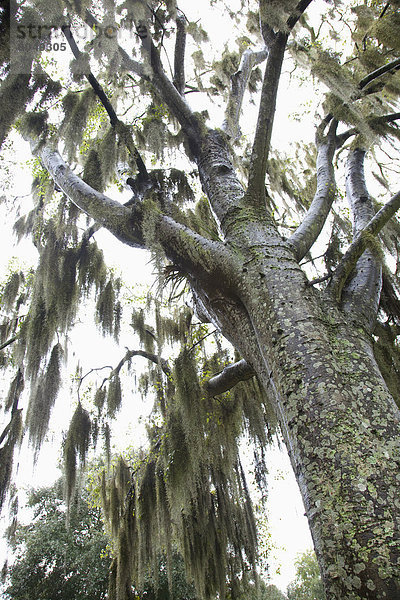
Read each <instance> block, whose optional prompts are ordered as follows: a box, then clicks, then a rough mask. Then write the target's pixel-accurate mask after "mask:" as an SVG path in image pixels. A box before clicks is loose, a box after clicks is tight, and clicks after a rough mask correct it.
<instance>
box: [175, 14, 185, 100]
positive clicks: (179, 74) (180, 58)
mask: <svg viewBox="0 0 400 600" xmlns="http://www.w3.org/2000/svg"><path fill="white" fill-rule="evenodd" d="M185 46H186V19H185V17H184V16H183V15H178V16H177V18H176V40H175V55H174V86H175V87H176V89H177V90H178V92H179V93H180V94H183V93H184V91H185Z"/></svg>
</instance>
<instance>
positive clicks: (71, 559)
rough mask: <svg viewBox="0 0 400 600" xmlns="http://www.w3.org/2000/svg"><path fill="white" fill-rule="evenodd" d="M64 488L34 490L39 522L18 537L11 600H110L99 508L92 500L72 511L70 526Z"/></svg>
mask: <svg viewBox="0 0 400 600" xmlns="http://www.w3.org/2000/svg"><path fill="white" fill-rule="evenodd" d="M62 487H63V486H62V482H60V481H58V482H57V483H55V484H54V485H53V486H52V487H51V488H40V489H37V490H32V491H31V492H30V496H29V507H30V508H31V510H32V511H33V520H32V522H31V523H29V524H28V525H18V527H17V529H16V531H15V534H14V536H13V544H12V545H13V550H14V552H15V557H16V558H15V562H13V564H12V566H11V567H9V569H8V577H7V584H6V586H5V590H4V591H3V596H2V597H3V598H5V599H6V598H7V599H8V598H9V599H10V600H26V599H27V598H38V599H39V598H40V599H41V600H54V598H60V599H61V600H71V599H72V598H73V599H74V600H102V599H105V598H106V592H107V581H108V569H109V565H110V559H109V558H108V552H107V538H106V536H105V534H104V531H103V524H102V521H101V518H100V511H99V509H98V508H94V507H90V505H89V504H88V494H87V492H86V491H83V492H82V496H81V497H80V498H79V499H78V498H77V499H76V501H74V502H73V504H72V506H71V507H70V516H69V527H68V528H67V526H66V523H65V510H66V507H65V504H64V502H63V494H62Z"/></svg>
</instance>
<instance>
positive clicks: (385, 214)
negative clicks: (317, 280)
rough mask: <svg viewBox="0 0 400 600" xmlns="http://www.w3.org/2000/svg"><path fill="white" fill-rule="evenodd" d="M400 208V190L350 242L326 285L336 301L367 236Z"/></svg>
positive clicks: (366, 243)
mask: <svg viewBox="0 0 400 600" xmlns="http://www.w3.org/2000/svg"><path fill="white" fill-rule="evenodd" d="M399 208H400V192H397V194H395V195H394V196H392V198H391V199H390V200H389V202H387V203H386V204H385V206H383V207H382V208H381V209H380V210H379V211H378V212H377V213H376V215H375V216H374V217H373V218H372V219H371V220H370V221H369V223H368V225H367V226H366V227H364V229H362V230H361V231H360V232H359V234H358V235H357V237H356V238H355V240H354V241H353V242H352V244H351V245H350V247H349V248H348V250H347V252H346V253H345V255H344V256H343V259H342V260H341V262H340V264H339V265H338V267H337V269H336V270H335V272H334V274H333V276H332V279H331V282H330V284H329V286H328V290H329V292H330V294H332V295H333V296H334V297H335V298H336V300H337V301H338V302H340V298H341V295H342V290H343V287H344V285H345V283H346V281H347V279H348V277H349V275H350V274H351V272H352V270H353V269H354V268H355V266H356V264H357V261H358V259H359V258H360V256H361V255H362V254H363V252H364V251H365V249H366V248H367V247H368V244H369V239H368V238H369V237H370V236H371V235H372V236H376V235H377V234H378V233H379V232H380V230H381V229H382V228H383V227H384V226H385V225H386V223H387V222H388V221H390V219H391V218H392V217H393V216H394V215H395V214H396V212H397V211H398V210H399Z"/></svg>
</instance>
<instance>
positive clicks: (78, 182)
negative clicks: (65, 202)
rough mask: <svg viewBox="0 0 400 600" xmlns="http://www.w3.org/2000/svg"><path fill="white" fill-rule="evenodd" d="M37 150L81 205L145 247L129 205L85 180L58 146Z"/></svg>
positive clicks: (118, 233) (62, 186) (125, 238)
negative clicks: (66, 161)
mask: <svg viewBox="0 0 400 600" xmlns="http://www.w3.org/2000/svg"><path fill="white" fill-rule="evenodd" d="M37 153H38V155H39V156H40V158H41V160H42V162H43V164H44V166H45V167H46V169H47V170H48V172H49V173H50V175H51V177H52V178H53V180H54V181H55V183H56V184H57V185H58V187H59V188H60V189H61V190H62V191H63V192H64V194H65V195H66V196H68V198H69V199H70V200H71V201H72V202H73V203H74V204H75V205H76V206H77V207H78V208H80V209H81V210H83V211H84V212H85V213H86V214H88V215H89V216H90V217H92V219H94V220H95V221H96V222H97V223H100V225H102V227H105V228H106V229H108V230H109V231H110V232H111V233H112V234H114V235H115V237H116V238H118V239H119V240H120V241H122V242H123V243H125V244H128V245H130V246H134V247H140V248H143V247H144V242H143V239H142V234H141V231H140V228H139V226H138V225H137V224H135V223H133V222H132V212H131V210H130V209H129V208H127V207H125V206H123V205H122V204H120V203H119V202H116V201H115V200H111V198H108V196H105V195H104V194H101V193H100V192H97V191H96V190H95V189H93V188H92V187H90V185H88V184H87V183H85V182H84V181H82V179H80V178H79V177H78V176H77V175H75V173H74V172H73V171H72V170H71V169H70V168H69V167H68V165H67V164H66V163H65V162H64V161H63V159H62V158H61V156H60V154H59V153H58V152H57V150H53V149H51V148H49V147H47V146H42V147H41V148H39V149H38V152H37Z"/></svg>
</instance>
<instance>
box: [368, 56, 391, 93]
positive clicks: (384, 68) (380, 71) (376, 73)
mask: <svg viewBox="0 0 400 600" xmlns="http://www.w3.org/2000/svg"><path fill="white" fill-rule="evenodd" d="M399 69H400V58H396V59H395V60H392V61H391V62H389V63H387V64H386V65H383V66H382V67H379V69H376V70H375V71H372V73H369V74H368V75H367V76H366V77H364V79H362V80H361V81H360V83H359V85H358V87H359V88H360V90H362V89H364V88H365V87H366V86H367V85H368V84H369V83H371V81H374V79H377V78H378V77H381V76H382V75H384V74H385V73H390V72H393V73H395V72H396V71H398V70H399Z"/></svg>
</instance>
